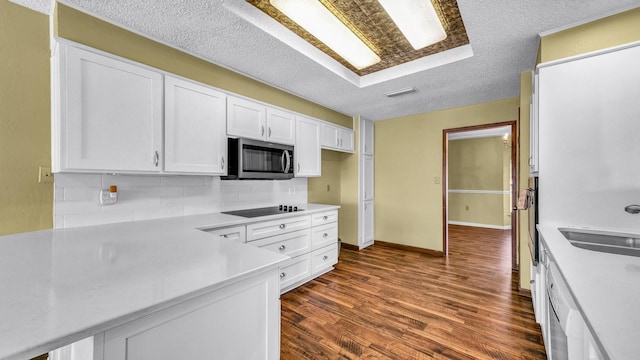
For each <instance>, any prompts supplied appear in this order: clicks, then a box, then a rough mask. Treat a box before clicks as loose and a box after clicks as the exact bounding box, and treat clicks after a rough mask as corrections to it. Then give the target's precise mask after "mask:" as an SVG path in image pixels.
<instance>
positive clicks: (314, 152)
mask: <svg viewBox="0 0 640 360" xmlns="http://www.w3.org/2000/svg"><path fill="white" fill-rule="evenodd" d="M320 151H321V150H320V124H319V123H318V122H317V121H315V120H311V119H307V118H303V117H300V116H296V145H295V148H294V157H293V158H294V161H295V165H296V167H295V176H296V177H313V176H320V175H321V166H322V163H321V160H320V157H321V153H320Z"/></svg>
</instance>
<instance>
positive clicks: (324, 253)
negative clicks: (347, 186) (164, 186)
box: [247, 210, 338, 293]
mask: <svg viewBox="0 0 640 360" xmlns="http://www.w3.org/2000/svg"><path fill="white" fill-rule="evenodd" d="M247 243H248V244H250V245H254V246H258V247H261V248H264V249H266V250H270V251H273V252H277V253H280V254H284V255H288V256H290V257H291V260H289V261H288V262H286V263H285V264H284V265H281V266H280V292H281V293H284V292H287V291H289V290H291V289H293V288H295V287H297V286H300V285H302V284H303V283H305V282H307V281H309V280H311V279H313V278H314V277H317V276H318V275H321V274H323V273H325V272H327V271H330V270H331V269H333V265H335V264H336V263H337V262H338V211H337V210H330V211H324V212H320V213H315V214H312V215H302V216H293V217H290V218H285V219H280V220H272V221H264V222H258V223H254V224H249V225H247Z"/></svg>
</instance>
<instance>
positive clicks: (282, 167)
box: [280, 150, 287, 172]
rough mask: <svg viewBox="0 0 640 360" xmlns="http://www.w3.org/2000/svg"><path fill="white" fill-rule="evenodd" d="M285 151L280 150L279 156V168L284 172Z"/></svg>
mask: <svg viewBox="0 0 640 360" xmlns="http://www.w3.org/2000/svg"><path fill="white" fill-rule="evenodd" d="M286 151H287V150H284V151H283V152H282V156H280V169H282V171H283V172H284V157H285V156H286Z"/></svg>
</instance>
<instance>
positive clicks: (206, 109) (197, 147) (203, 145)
mask: <svg viewBox="0 0 640 360" xmlns="http://www.w3.org/2000/svg"><path fill="white" fill-rule="evenodd" d="M225 107H226V95H225V94H224V93H221V92H219V91H216V90H213V89H212V88H210V87H207V86H204V85H200V84H195V83H193V82H190V81H186V80H182V79H177V78H174V77H171V76H165V136H164V138H165V171H167V172H181V173H202V174H212V175H224V174H226V167H225V166H224V161H225V158H226V153H227V137H226V131H225V129H226V112H225Z"/></svg>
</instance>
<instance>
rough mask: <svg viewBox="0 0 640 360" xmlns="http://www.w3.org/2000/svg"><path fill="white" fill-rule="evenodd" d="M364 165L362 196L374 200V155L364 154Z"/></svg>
mask: <svg viewBox="0 0 640 360" xmlns="http://www.w3.org/2000/svg"><path fill="white" fill-rule="evenodd" d="M362 167H363V171H362V184H363V186H362V198H363V199H364V200H373V191H374V190H373V156H370V155H364V156H363V159H362Z"/></svg>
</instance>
